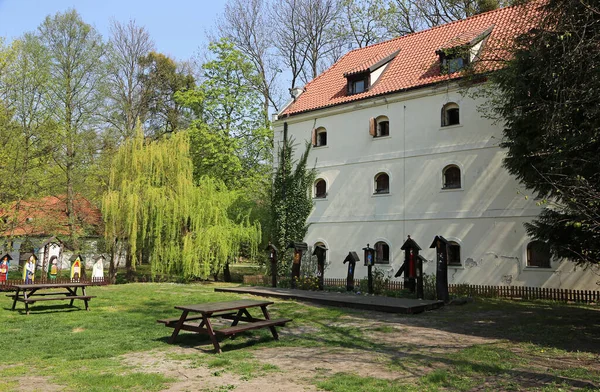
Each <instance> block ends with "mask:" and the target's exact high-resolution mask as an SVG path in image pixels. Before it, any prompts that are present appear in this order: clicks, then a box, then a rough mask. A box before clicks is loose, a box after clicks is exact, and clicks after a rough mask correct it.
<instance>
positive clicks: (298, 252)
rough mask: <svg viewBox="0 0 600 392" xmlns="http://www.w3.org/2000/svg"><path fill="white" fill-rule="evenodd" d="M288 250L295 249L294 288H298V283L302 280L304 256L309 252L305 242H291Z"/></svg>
mask: <svg viewBox="0 0 600 392" xmlns="http://www.w3.org/2000/svg"><path fill="white" fill-rule="evenodd" d="M287 248H288V249H294V258H293V262H292V284H291V286H292V288H293V289H295V288H296V283H297V282H298V279H300V264H301V263H302V254H303V253H304V252H305V251H307V250H308V245H307V244H306V243H305V242H290V243H289V245H288V246H287Z"/></svg>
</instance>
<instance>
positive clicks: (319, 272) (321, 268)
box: [313, 245, 327, 290]
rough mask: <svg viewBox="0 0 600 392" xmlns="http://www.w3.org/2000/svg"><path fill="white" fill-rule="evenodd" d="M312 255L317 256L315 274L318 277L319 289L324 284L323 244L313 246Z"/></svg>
mask: <svg viewBox="0 0 600 392" xmlns="http://www.w3.org/2000/svg"><path fill="white" fill-rule="evenodd" d="M313 255H315V256H317V276H318V278H319V290H323V288H324V286H325V259H326V255H327V248H326V247H325V246H323V245H317V246H315V250H314V251H313Z"/></svg>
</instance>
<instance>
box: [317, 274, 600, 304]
mask: <svg viewBox="0 0 600 392" xmlns="http://www.w3.org/2000/svg"><path fill="white" fill-rule="evenodd" d="M325 285H326V286H330V287H346V279H325ZM384 285H385V289H386V290H389V291H399V290H403V289H404V285H403V282H401V281H387V282H385V283H384ZM354 287H360V279H355V280H354ZM448 289H449V291H450V294H453V295H456V296H465V297H466V296H469V297H485V298H510V299H527V300H531V299H542V300H548V301H559V302H583V303H598V302H600V291H596V290H571V289H554V288H545V287H526V286H485V285H472V284H466V283H460V284H450V285H448Z"/></svg>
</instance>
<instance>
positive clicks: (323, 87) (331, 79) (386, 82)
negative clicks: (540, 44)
mask: <svg viewBox="0 0 600 392" xmlns="http://www.w3.org/2000/svg"><path fill="white" fill-rule="evenodd" d="M543 4H544V2H543V1H534V2H530V3H528V4H525V5H520V6H513V7H507V8H502V9H498V10H494V11H490V12H486V13H483V14H479V15H476V16H472V17H470V18H467V19H464V20H459V21H456V22H452V23H448V24H445V25H442V26H437V27H434V28H431V29H429V30H425V31H421V32H418V33H414V34H410V35H405V36H402V37H399V38H395V39H392V40H389V41H386V42H381V43H378V44H375V45H371V46H367V47H365V48H360V49H355V50H353V51H351V52H349V53H347V54H346V55H344V56H343V57H342V58H341V59H340V60H339V61H338V62H337V63H335V64H333V65H332V66H331V67H330V68H329V69H328V70H326V71H325V72H323V73H322V74H321V75H319V76H318V77H316V78H315V79H314V80H313V81H311V82H309V83H308V84H307V85H306V86H305V88H304V92H303V93H302V94H301V95H300V96H299V97H298V99H297V100H296V102H294V103H292V104H291V105H290V106H288V107H287V108H286V109H285V110H284V111H283V113H282V114H281V116H285V115H293V114H298V113H302V112H308V111H312V110H316V109H320V108H325V107H329V106H334V105H340V104H344V103H347V102H352V101H358V100H361V99H365V98H370V97H374V96H378V95H383V94H390V93H394V92H399V91H403V90H409V89H413V88H418V87H424V86H428V85H431V84H435V83H439V82H442V81H446V80H451V79H458V78H460V77H461V76H462V73H460V72H456V73H453V74H450V75H447V74H441V73H440V64H439V57H438V55H437V54H436V51H437V50H439V49H440V48H446V47H447V45H448V44H454V45H464V44H466V43H469V42H470V41H472V40H473V39H475V38H477V37H478V36H479V35H481V34H484V33H486V30H488V29H489V28H490V27H493V28H492V30H491V33H490V34H489V37H488V39H487V42H486V43H485V46H484V48H483V52H482V56H481V57H483V58H485V59H486V60H487V59H490V61H489V62H487V63H486V62H485V61H484V62H482V63H481V65H480V67H481V66H483V67H484V68H483V69H479V70H492V69H494V68H496V67H498V61H493V59H496V60H497V59H499V58H503V57H506V54H507V51H506V45H507V43H510V41H512V39H513V38H514V37H516V36H517V35H518V34H520V33H523V32H526V31H528V30H530V29H531V28H532V27H534V26H535V22H536V21H537V20H538V18H537V16H539V15H541V10H540V7H541V6H542V5H543ZM396 51H400V52H399V53H398V54H397V55H396V57H395V58H394V59H393V60H392V61H391V62H390V63H389V64H388V67H387V69H386V70H385V71H384V72H383V74H382V75H381V77H380V78H379V79H378V80H377V82H376V83H375V84H374V85H373V86H371V88H370V89H369V90H368V91H366V92H364V93H360V94H354V95H347V94H346V88H347V79H346V77H345V76H344V75H348V74H353V73H356V72H358V71H361V70H362V71H365V70H367V69H368V68H369V67H370V66H371V65H373V64H375V63H376V62H377V61H379V60H381V59H382V58H384V57H385V56H387V55H389V54H391V53H393V52H396ZM357 70H358V71H357ZM479 70H478V71H479ZM281 116H280V117H281Z"/></svg>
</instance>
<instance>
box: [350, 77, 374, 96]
mask: <svg viewBox="0 0 600 392" xmlns="http://www.w3.org/2000/svg"><path fill="white" fill-rule="evenodd" d="M368 89H369V74H368V73H366V74H365V73H363V74H359V75H353V76H350V77H348V95H352V94H360V93H364V92H365V91H367V90H368Z"/></svg>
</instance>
